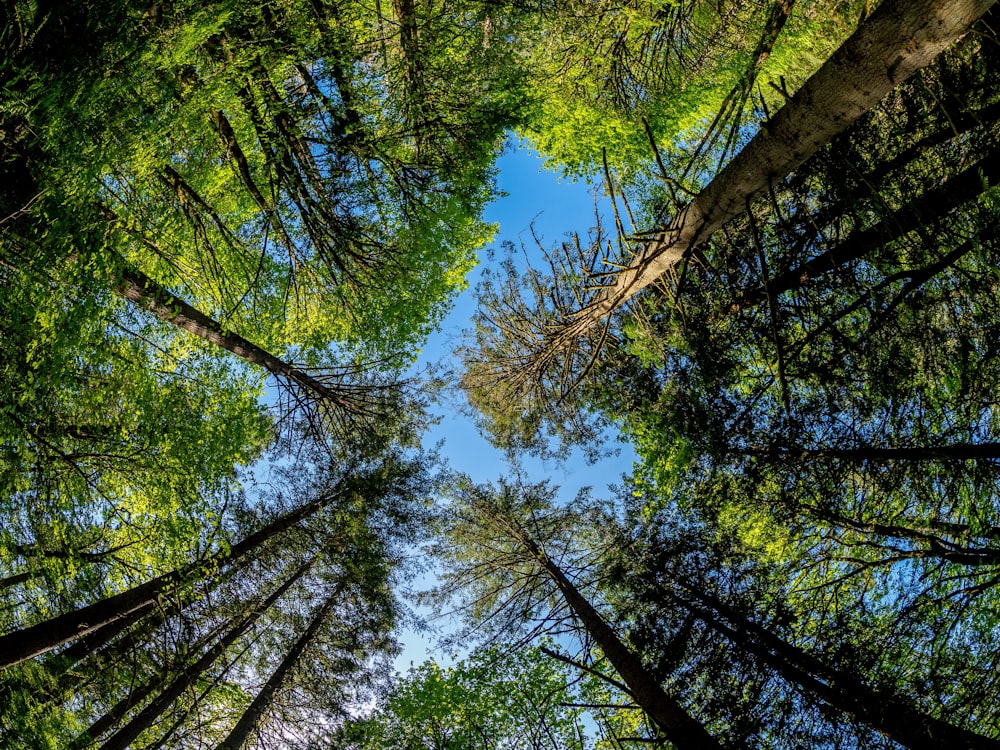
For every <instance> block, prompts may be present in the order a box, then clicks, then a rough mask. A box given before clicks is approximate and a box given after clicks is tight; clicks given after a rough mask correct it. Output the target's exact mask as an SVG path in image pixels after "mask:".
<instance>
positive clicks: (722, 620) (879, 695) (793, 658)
mask: <svg viewBox="0 0 1000 750" xmlns="http://www.w3.org/2000/svg"><path fill="white" fill-rule="evenodd" d="M678 583H679V585H680V586H681V587H682V588H683V589H684V591H686V592H687V594H688V595H690V596H691V597H692V598H694V599H696V600H698V601H699V602H700V603H701V604H702V605H704V606H705V607H707V609H703V608H702V607H700V606H697V605H693V604H691V603H690V602H687V601H685V600H684V599H683V598H681V597H676V596H673V595H672V598H674V599H675V601H676V602H677V603H678V604H679V605H680V606H682V607H684V608H686V609H688V610H689V611H690V612H691V613H693V614H694V615H696V616H697V617H698V618H699V619H701V620H702V621H703V622H704V623H705V624H706V625H707V626H708V627H710V628H712V629H713V630H715V631H717V632H718V633H720V634H722V635H723V636H725V637H726V638H727V639H729V640H730V641H731V642H732V643H733V644H734V645H735V646H737V647H739V648H741V649H743V650H744V651H746V652H749V653H752V654H754V655H756V656H758V657H760V659H761V660H762V661H763V662H764V663H766V664H768V665H769V666H770V667H771V668H773V669H774V670H775V671H776V672H778V674H780V675H781V676H782V677H783V678H784V679H785V680H787V681H788V682H790V683H792V684H793V685H797V686H798V687H800V688H802V689H803V690H804V691H806V692H807V693H811V694H813V695H815V696H816V697H817V698H819V699H820V700H822V701H824V702H825V703H827V704H828V705H830V706H832V707H833V708H835V709H837V710H839V711H843V712H844V713H845V714H848V715H850V716H852V717H854V718H855V719H857V720H858V721H861V722H863V723H864V724H866V725H868V726H870V727H871V728H872V729H874V730H876V731H877V732H879V733H881V734H883V735H885V736H886V737H889V738H890V739H892V740H894V741H896V742H898V743H899V744H901V745H903V746H904V747H907V748H910V750H941V749H942V748H962V749H963V750H964V749H966V748H968V749H969V750H1000V741H998V740H996V739H992V738H989V737H984V736H982V735H979V734H976V733H975V732H970V731H968V730H966V729H962V728H960V727H956V726H955V725H953V724H949V723H947V722H945V721H941V720H940V719H936V718H934V717H933V716H929V715H927V714H925V713H923V712H921V711H918V710H917V709H915V708H914V707H913V706H912V705H911V704H910V703H908V702H906V701H904V700H901V699H899V698H897V697H895V696H893V695H891V694H889V693H886V692H883V691H879V690H874V689H872V688H871V687H869V686H867V685H865V684H864V683H863V682H861V681H860V680H859V679H857V677H856V676H854V675H851V674H847V673H845V672H843V671H840V670H838V669H836V668H834V667H832V666H830V665H829V664H826V663H824V662H823V661H821V660H820V659H818V658H816V657H815V656H812V655H811V654H808V653H807V652H805V651H803V650H802V649H800V648H798V647H797V646H794V645H792V644H790V643H788V642H787V641H785V640H783V639H781V638H779V637H778V636H776V635H775V634H773V633H772V632H770V631H769V630H767V629H766V628H764V627H762V626H761V625H758V624H757V623H754V622H753V621H751V620H750V619H749V618H748V617H746V616H745V615H744V614H743V613H741V612H739V611H737V610H736V609H734V608H732V607H730V606H728V605H726V604H725V603H723V602H722V601H721V600H719V599H718V598H717V597H715V596H714V595H712V594H709V593H707V592H705V591H702V590H699V588H698V587H697V586H691V585H688V584H685V583H680V582H678ZM726 621H728V624H727V622H726Z"/></svg>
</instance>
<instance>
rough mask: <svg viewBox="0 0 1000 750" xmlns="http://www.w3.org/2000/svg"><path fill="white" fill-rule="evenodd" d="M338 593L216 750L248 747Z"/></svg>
mask: <svg viewBox="0 0 1000 750" xmlns="http://www.w3.org/2000/svg"><path fill="white" fill-rule="evenodd" d="M338 593H339V592H337V593H334V594H333V595H331V596H330V598H329V599H327V600H326V603H324V604H323V606H322V607H320V609H319V611H318V612H317V613H316V615H315V616H314V617H313V619H312V622H310V623H309V627H308V628H306V630H305V632H304V633H302V635H301V636H299V639H298V640H297V641H296V642H295V644H294V645H293V646H292V647H291V649H289V651H288V653H287V654H285V658H284V659H282V661H281V664H279V665H278V668H277V669H276V670H275V671H274V673H273V674H272V675H271V676H270V677H269V678H268V680H267V682H266V683H264V687H262V688H261V690H260V692H259V693H257V697H256V698H254V700H253V702H252V703H251V704H250V706H249V707H248V708H247V710H246V711H244V712H243V716H241V717H240V720H239V721H238V722H236V726H235V727H233V731H231V732H230V733H229V736H228V737H226V739H224V740H223V741H222V743H221V744H219V746H218V747H217V748H216V750H242V749H243V748H244V747H246V745H247V742H248V740H249V739H250V735H251V734H252V733H253V731H254V730H255V729H256V728H257V725H258V724H259V723H260V720H261V718H263V716H264V712H265V711H267V708H268V706H270V705H271V701H272V700H274V694H275V693H277V692H278V690H280V689H281V686H282V684H283V683H284V681H285V678H286V677H287V676H288V673H289V672H290V671H291V670H292V668H293V667H294V666H295V665H296V664H297V663H298V661H299V659H300V658H301V656H302V652H303V651H305V649H306V647H308V646H309V644H310V643H312V641H313V639H314V638H315V637H316V633H317V632H318V631H319V629H320V627H321V626H322V625H323V621H324V620H325V619H326V616H327V615H328V614H329V613H330V610H331V609H333V605H334V604H335V603H336V602H337V594H338Z"/></svg>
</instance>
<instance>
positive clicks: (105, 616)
mask: <svg viewBox="0 0 1000 750" xmlns="http://www.w3.org/2000/svg"><path fill="white" fill-rule="evenodd" d="M347 491H348V490H347V489H346V488H341V489H339V490H338V491H335V492H334V491H331V492H328V493H326V494H324V495H322V496H320V497H319V498H317V499H316V500H313V501H312V502H311V503H308V504H306V505H304V506H302V507H301V508H299V509H298V510H294V511H292V512H290V513H287V514H285V515H284V516H282V517H280V518H278V519H276V520H275V521H273V522H272V523H270V524H268V525H267V526H265V527H264V528H263V529H260V530H259V531H257V532H255V533H253V534H251V535H250V536H248V537H247V538H246V539H244V540H243V541H242V542H239V543H238V544H235V545H233V546H232V548H230V549H229V550H228V552H226V551H223V552H218V553H216V554H214V555H212V556H211V557H209V558H207V559H205V560H201V561H196V562H193V563H189V564H188V565H185V566H184V567H182V568H179V569H178V570H174V571H171V572H170V573H165V574H164V575H162V576H159V577H158V578H154V579H153V580H151V581H147V582H146V583H144V584H141V585H139V586H136V587H135V588H132V589H129V590H128V591H123V592H121V593H120V594H115V595H114V596H109V597H107V598H105V599H102V600H101V601H99V602H95V603H94V604H90V605H88V606H85V607H81V608H80V609H77V610H74V611H73V612H67V613H65V614H62V615H59V616H57V617H53V618H51V619H49V620H45V621H43V622H40V623H37V624H35V625H32V626H30V627H27V628H24V629H22V630H17V631H14V632H13V633H8V634H7V635H4V636H0V668H3V667H8V666H11V665H14V664H19V663H20V662H22V661H25V660H27V659H31V658H33V657H35V656H38V655H39V654H44V653H46V652H48V651H51V650H53V649H55V648H58V647H59V646H61V645H62V644H64V643H69V642H70V641H73V640H76V639H77V638H81V637H82V636H85V635H87V634H89V633H94V632H95V631H97V630H99V629H101V628H102V627H105V626H109V625H112V624H115V625H117V624H118V623H119V622H120V621H121V620H122V619H125V618H128V620H129V621H130V622H131V621H134V620H135V619H138V617H139V616H141V615H142V614H145V613H146V612H148V611H150V610H151V609H152V608H153V607H155V606H156V605H157V603H158V602H159V601H160V599H161V598H162V597H164V596H165V595H167V594H168V593H169V592H170V591H171V590H172V589H173V588H175V587H177V586H182V585H183V584H184V583H186V582H188V581H190V580H191V579H193V578H196V577H199V576H204V575H207V574H209V573H214V572H216V568H218V567H228V566H231V565H232V564H233V563H234V562H235V561H237V560H239V559H240V558H242V557H244V556H245V555H247V554H248V553H250V552H252V551H254V550H256V549H259V548H260V547H261V546H262V545H263V544H264V543H265V542H267V541H268V540H270V539H272V538H273V537H275V536H277V535H278V534H280V533H281V532H283V531H285V530H287V529H289V528H291V527H292V526H294V525H295V524H297V523H299V522H300V521H301V520H303V519H304V518H307V517H308V516H311V515H313V514H314V513H316V512H318V511H320V510H321V509H323V508H325V507H326V506H327V505H329V504H330V503H332V502H333V501H334V500H336V499H337V498H339V497H341V496H342V495H343V494H344V493H345V492H347Z"/></svg>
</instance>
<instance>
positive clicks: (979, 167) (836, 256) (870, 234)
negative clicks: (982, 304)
mask: <svg viewBox="0 0 1000 750" xmlns="http://www.w3.org/2000/svg"><path fill="white" fill-rule="evenodd" d="M998 179H1000V151H998V152H994V153H992V154H990V155H989V156H986V157H984V158H983V159H980V160H979V161H978V162H976V163H975V164H973V165H972V166H971V167H969V168H968V169H966V170H964V171H962V172H960V173H959V174H957V175H955V176H954V177H952V178H951V179H949V180H948V181H947V182H946V183H944V184H943V185H941V186H939V187H936V188H934V189H932V190H928V191H927V192H926V193H924V194H923V195H922V196H920V197H919V198H917V199H915V200H913V201H911V202H910V203H908V204H906V205H905V206H903V207H902V208H900V209H899V210H898V211H895V212H894V213H893V214H892V215H891V216H887V217H885V219H883V220H882V221H880V222H879V223H878V224H876V225H875V226H873V227H869V228H868V229H863V230H856V231H854V232H851V234H850V235H848V237H847V238H846V239H845V240H844V241H843V242H841V243H840V244H839V245H837V246H836V247H834V248H832V249H830V250H828V251H826V252H825V253H823V254H822V255H818V256H817V257H815V258H813V259H812V260H809V261H807V262H805V263H803V264H802V265H800V266H798V267H796V268H793V269H791V270H788V271H785V272H784V273H781V274H778V275H777V276H775V277H774V278H773V279H770V280H769V281H768V282H767V284H766V285H765V286H763V287H759V288H757V289H753V290H751V291H749V292H747V293H746V294H745V295H743V297H741V298H740V299H739V300H737V301H736V302H735V303H733V305H732V307H731V308H730V309H731V310H743V309H746V308H748V307H753V306H754V305H757V304H760V303H761V302H763V301H764V300H766V299H767V297H768V295H769V294H773V295H778V294H782V293H784V292H788V291H790V290H792V289H797V288H798V287H800V286H802V285H803V284H804V283H805V282H807V281H808V280H809V279H813V278H816V277H817V276H821V275H823V274H825V273H829V272H830V271H833V270H835V269H837V268H840V267H841V266H844V265H846V264H848V263H850V262H851V261H855V260H860V259H861V258H863V257H865V256H866V255H868V254H869V253H870V252H872V251H873V250H875V249H876V248H879V247H882V246H883V245H885V244H887V243H889V242H892V241H893V240H897V239H899V238H900V237H903V236H905V235H907V234H909V233H910V232H912V231H913V230H915V229H917V228H919V227H921V226H925V225H927V224H928V223H930V222H932V221H935V220H937V219H941V218H944V217H945V216H947V215H948V214H949V213H951V211H953V210H954V209H956V208H958V207H959V206H961V205H962V204H963V203H966V202H967V201H970V200H972V199H974V198H975V197H976V196H978V195H980V194H981V193H982V192H983V191H984V190H985V188H986V187H987V186H988V185H993V184H995V183H996V182H997V180H998Z"/></svg>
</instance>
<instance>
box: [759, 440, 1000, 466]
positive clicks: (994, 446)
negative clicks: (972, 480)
mask: <svg viewBox="0 0 1000 750" xmlns="http://www.w3.org/2000/svg"><path fill="white" fill-rule="evenodd" d="M740 452H742V453H744V454H745V455H748V456H755V457H757V458H765V459H771V460H779V459H781V460H791V461H809V460H812V459H821V458H833V459H837V460H841V461H853V462H858V463H861V462H865V461H996V460H1000V443H953V444H951V445H937V446H914V447H911V448H876V447H875V446H871V445H866V446H862V447H860V448H798V447H793V448H747V449H745V450H743V451H740Z"/></svg>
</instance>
